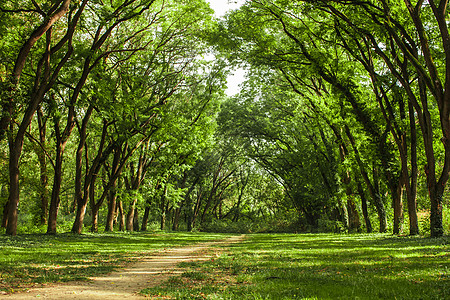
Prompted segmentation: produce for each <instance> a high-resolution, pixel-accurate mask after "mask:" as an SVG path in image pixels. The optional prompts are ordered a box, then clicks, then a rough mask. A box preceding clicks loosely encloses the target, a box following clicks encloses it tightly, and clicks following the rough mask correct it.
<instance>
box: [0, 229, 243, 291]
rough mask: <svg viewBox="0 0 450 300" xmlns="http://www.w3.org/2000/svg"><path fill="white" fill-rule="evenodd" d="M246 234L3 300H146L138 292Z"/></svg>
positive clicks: (172, 251) (161, 255)
mask: <svg viewBox="0 0 450 300" xmlns="http://www.w3.org/2000/svg"><path fill="white" fill-rule="evenodd" d="M244 238H245V236H244V235H241V236H233V237H231V238H228V239H226V240H222V241H216V242H208V243H201V244H195V245H192V246H186V247H182V248H173V249H167V250H164V251H163V252H161V253H159V254H158V255H152V256H146V257H142V258H140V259H139V261H138V262H136V263H134V264H133V265H131V266H129V267H127V268H125V269H122V270H119V271H116V272H113V273H110V274H108V275H105V276H101V277H92V278H90V279H91V280H89V281H80V282H78V281H76V282H67V283H60V284H54V285H50V286H46V287H40V288H33V289H30V290H28V291H26V292H23V293H18V294H10V295H0V298H4V299H119V298H125V299H145V298H146V297H145V296H142V295H140V294H138V293H139V291H141V290H142V289H144V288H148V287H154V286H157V285H158V284H160V283H162V282H164V281H166V280H167V279H168V278H169V277H170V276H171V275H172V274H175V273H178V272H181V271H179V270H178V271H177V265H178V264H179V263H181V262H190V261H199V260H207V259H209V258H211V257H210V256H207V255H206V253H207V251H205V250H206V249H207V248H209V247H211V246H213V245H227V244H231V243H237V242H239V241H241V240H243V239H244Z"/></svg>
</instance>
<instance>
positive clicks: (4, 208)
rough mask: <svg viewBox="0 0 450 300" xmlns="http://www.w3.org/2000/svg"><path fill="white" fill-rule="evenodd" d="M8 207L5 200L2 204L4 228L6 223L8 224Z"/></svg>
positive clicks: (7, 202)
mask: <svg viewBox="0 0 450 300" xmlns="http://www.w3.org/2000/svg"><path fill="white" fill-rule="evenodd" d="M2 191H3V189H2ZM8 207H9V201H8V200H6V202H5V205H3V218H2V228H6V225H8Z"/></svg>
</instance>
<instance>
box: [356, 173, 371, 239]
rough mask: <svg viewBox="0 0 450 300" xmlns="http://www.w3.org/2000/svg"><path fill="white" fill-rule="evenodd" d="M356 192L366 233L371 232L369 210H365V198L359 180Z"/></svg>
mask: <svg viewBox="0 0 450 300" xmlns="http://www.w3.org/2000/svg"><path fill="white" fill-rule="evenodd" d="M358 194H359V196H360V197H361V209H362V213H363V216H364V221H365V223H366V231H367V233H371V232H372V223H371V222H370V217H369V212H368V211H367V198H366V194H365V193H364V190H363V188H362V185H361V183H360V182H358Z"/></svg>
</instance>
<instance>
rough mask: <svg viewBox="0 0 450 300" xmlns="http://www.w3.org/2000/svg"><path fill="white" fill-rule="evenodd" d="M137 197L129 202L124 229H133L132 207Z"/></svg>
mask: <svg viewBox="0 0 450 300" xmlns="http://www.w3.org/2000/svg"><path fill="white" fill-rule="evenodd" d="M136 202H137V199H134V200H133V202H131V203H130V208H129V210H128V214H127V222H126V229H127V231H133V229H134V228H133V220H134V212H135V211H134V209H135V206H136Z"/></svg>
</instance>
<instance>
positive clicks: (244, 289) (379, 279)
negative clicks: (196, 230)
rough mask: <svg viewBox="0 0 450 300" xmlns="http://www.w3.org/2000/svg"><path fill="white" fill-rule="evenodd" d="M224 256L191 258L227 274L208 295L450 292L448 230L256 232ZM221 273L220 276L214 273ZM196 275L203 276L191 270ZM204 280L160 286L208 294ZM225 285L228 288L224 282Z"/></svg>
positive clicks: (440, 295) (201, 269) (164, 291)
mask: <svg viewBox="0 0 450 300" xmlns="http://www.w3.org/2000/svg"><path fill="white" fill-rule="evenodd" d="M249 237H250V238H249V239H248V240H246V241H244V242H243V243H240V244H235V245H232V246H231V247H229V249H228V251H227V252H224V253H223V254H222V255H221V256H220V257H219V258H216V259H212V260H210V261H208V262H204V263H196V264H184V265H183V267H184V268H186V270H185V272H187V273H189V272H195V273H202V274H221V276H227V277H228V278H229V282H234V284H228V285H227V286H225V287H224V286H223V284H222V283H218V282H214V281H213V282H208V284H207V285H209V294H207V290H202V293H203V296H204V297H205V298H204V299H339V298H341V299H342V298H343V299H354V298H355V299H394V298H396V299H417V298H422V299H444V298H445V297H446V295H449V294H450V286H449V285H450V283H449V277H448V270H449V268H450V264H449V249H448V246H447V245H448V237H443V238H440V239H429V238H422V237H412V238H411V237H393V236H390V235H387V234H384V235H383V234H374V235H365V234H362V235H333V234H319V235H308V234H305V235H302V234H300V235H293V234H255V235H250V236H249ZM212 278H216V276H212ZM191 279H193V280H194V281H195V278H191ZM198 285H205V282H203V281H200V280H197V283H196V284H192V282H191V283H190V284H186V283H185V284H184V285H180V286H179V287H178V288H177V289H176V291H177V292H176V293H174V292H173V290H171V288H170V287H168V286H165V285H162V286H160V287H157V288H154V289H149V290H144V291H143V293H144V294H148V295H151V294H152V293H153V292H155V291H158V293H160V294H161V295H164V296H165V297H168V299H202V298H190V297H191V296H192V295H194V296H195V295H196V297H197V296H198V297H200V296H199V295H201V294H199V293H198V290H197V286H198ZM219 287H220V289H219Z"/></svg>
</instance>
